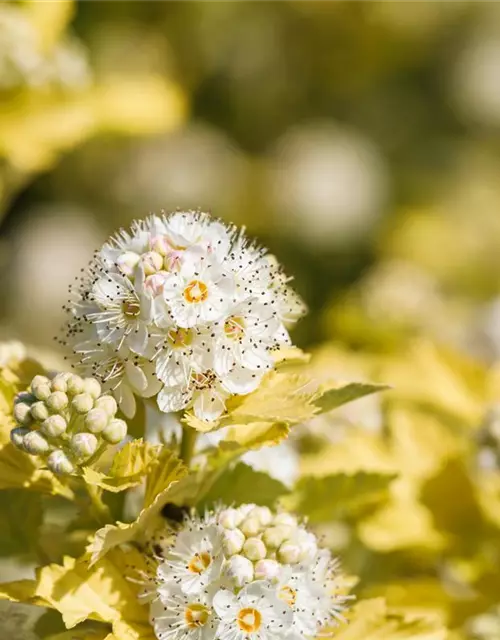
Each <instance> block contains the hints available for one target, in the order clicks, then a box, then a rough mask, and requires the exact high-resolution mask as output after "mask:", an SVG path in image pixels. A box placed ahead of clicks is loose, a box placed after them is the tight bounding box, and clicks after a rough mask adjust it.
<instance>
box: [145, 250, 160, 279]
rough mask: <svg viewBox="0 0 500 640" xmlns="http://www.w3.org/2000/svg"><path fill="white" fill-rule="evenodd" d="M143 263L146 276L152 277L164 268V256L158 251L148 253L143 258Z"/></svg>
mask: <svg viewBox="0 0 500 640" xmlns="http://www.w3.org/2000/svg"><path fill="white" fill-rule="evenodd" d="M141 262H142V265H143V267H144V273H145V275H147V276H151V275H153V273H156V272H157V271H159V270H160V269H161V268H162V266H163V256H161V255H160V254H159V253H156V251H148V252H147V253H145V254H144V255H143V256H142V257H141Z"/></svg>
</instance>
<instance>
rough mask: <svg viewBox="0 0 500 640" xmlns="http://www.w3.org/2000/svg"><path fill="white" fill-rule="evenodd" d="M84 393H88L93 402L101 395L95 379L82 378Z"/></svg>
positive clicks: (99, 386)
mask: <svg viewBox="0 0 500 640" xmlns="http://www.w3.org/2000/svg"><path fill="white" fill-rule="evenodd" d="M83 390H84V393H88V394H89V395H90V396H92V398H93V399H94V400H97V398H98V397H99V396H100V395H101V385H100V384H99V382H98V381H97V380H96V379H95V378H84V380H83Z"/></svg>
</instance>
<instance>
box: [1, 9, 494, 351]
mask: <svg viewBox="0 0 500 640" xmlns="http://www.w3.org/2000/svg"><path fill="white" fill-rule="evenodd" d="M23 21H24V22H23ZM37 56H38V57H37ZM49 67H50V72H49V71H47V69H49ZM499 134H500V4H498V3H495V2H491V3H490V2H484V3H483V2H465V1H464V2H410V3H409V2H361V1H360V2H315V1H304V2H302V1H295V2H286V1H282V2H244V1H243V2H175V1H173V2H134V1H130V2H121V1H118V0H115V1H109V2H105V1H99V2H91V1H88V2H85V1H83V2H78V3H76V4H72V3H70V2H67V1H66V0H60V1H59V2H58V1H54V2H51V1H48V2H19V3H9V2H3V3H2V6H0V196H1V197H0V200H1V203H2V211H1V214H2V220H1V230H0V237H1V240H0V242H1V244H0V264H1V269H0V286H1V292H2V295H1V299H0V314H1V319H0V322H1V325H2V334H3V335H4V337H5V336H9V337H18V338H20V339H22V340H24V341H27V342H29V343H31V344H36V345H40V346H44V345H48V344H49V342H50V340H51V338H52V336H53V335H54V333H55V332H56V331H57V329H58V327H59V324H60V322H61V320H62V317H63V314H62V311H61V306H62V304H64V302H65V300H66V295H67V293H66V292H67V287H68V284H69V283H70V282H71V281H72V280H73V279H74V277H75V276H76V275H77V274H78V273H79V271H80V269H81V268H82V267H84V266H85V265H86V263H87V262H88V260H89V259H90V257H91V255H92V252H93V250H94V249H95V248H97V247H98V246H99V245H100V244H101V243H102V242H103V241H104V240H105V238H106V237H107V235H108V234H109V233H111V232H113V231H114V230H115V229H117V228H118V227H120V226H126V225H128V224H129V222H130V221H131V220H132V219H133V218H137V217H144V216H145V215H146V214H147V213H149V212H157V213H158V212H160V211H161V210H162V209H164V210H166V211H168V210H172V209H175V208H178V207H179V208H201V209H204V210H210V211H211V212H212V213H213V214H214V215H217V216H220V217H222V218H223V219H224V220H227V221H233V222H235V223H237V224H244V225H246V226H247V227H248V230H249V232H250V233H252V234H254V235H256V236H258V238H259V239H260V240H261V241H262V242H263V243H265V244H266V245H268V246H269V247H270V249H271V250H272V251H273V252H275V253H276V254H277V256H278V258H279V260H280V261H281V262H282V263H284V264H285V266H286V268H287V271H288V272H289V273H290V274H293V275H294V276H295V279H296V288H297V289H298V290H299V292H300V293H301V294H302V296H303V297H304V298H305V300H306V301H307V303H308V305H309V307H310V310H311V312H310V314H309V316H308V318H307V319H306V320H304V321H303V322H302V325H301V327H300V328H299V329H298V330H297V331H298V333H297V335H296V339H297V340H298V342H299V343H302V345H307V346H309V345H311V344H315V343H318V342H319V341H321V340H323V339H325V338H331V337H333V338H342V339H344V340H346V341H347V342H349V343H352V344H354V345H355V346H359V345H360V344H363V342H364V340H365V338H364V337H360V335H361V334H362V336H366V330H367V329H366V327H367V326H369V327H372V326H373V324H374V323H375V324H376V322H377V321H378V320H377V319H380V317H381V318H383V320H384V321H387V318H388V317H389V316H390V317H391V318H392V315H393V312H394V309H395V308H396V307H397V308H398V309H399V307H401V308H403V307H404V309H403V312H404V314H406V315H405V317H404V318H403V319H402V320H401V318H400V317H399V316H398V318H396V324H397V326H398V330H399V329H400V328H401V326H404V329H405V330H406V329H407V328H408V327H410V329H411V331H414V330H415V328H417V330H420V328H421V326H422V324H426V323H427V324H428V319H429V318H428V316H429V315H431V312H432V313H433V315H434V320H433V324H436V323H437V324H439V321H440V320H441V321H442V323H443V325H444V327H445V330H444V331H441V329H442V327H441V329H440V330H437V331H436V332H435V333H436V335H438V336H439V337H442V335H441V334H446V335H448V334H449V333H450V331H451V329H450V327H451V326H452V325H453V324H454V322H455V320H456V318H460V322H459V324H460V323H462V319H463V317H464V311H463V310H464V309H467V313H466V314H465V315H466V317H467V322H469V317H470V313H469V311H470V309H474V310H476V309H478V308H481V309H482V306H481V305H490V304H491V302H492V301H494V300H495V296H496V295H497V294H498V292H499V291H500V279H499V276H498V274H499V273H500V271H499V267H500V218H499V211H500V208H499V202H500V180H499V178H498V176H499V175H500V173H499V171H498V169H499V164H500V157H499V149H500V136H499ZM395 265H396V266H395ZM402 265H404V266H403V267H402ZM401 269H402V272H401ZM380 272H382V273H380ZM380 283H383V286H382V285H381V284H380ZM370 287H371V288H370ZM373 290H375V292H376V295H375V298H376V299H375V300H374V299H373V295H372V293H373ZM381 290H382V292H383V294H384V295H385V293H387V291H388V293H389V295H388V296H386V297H382V298H381V299H379V297H380V296H379V293H380V291H381ZM347 291H348V292H349V293H348V297H347V298H346V292H347ZM394 291H395V293H394ZM353 292H354V293H353ZM370 292H372V293H370ZM393 293H394V295H392V294H393ZM353 296H354V297H353ZM356 296H357V297H356ZM370 296H371V297H370ZM377 296H378V297H377ZM391 296H392V297H391ZM436 300H438V301H439V304H438V307H436V309H435V308H434V307H433V306H429V305H430V304H431V302H432V303H433V304H434V303H436ZM363 305H364V307H363ZM353 307H355V308H356V312H355V313H354V312H353V310H352V309H353ZM360 307H363V309H362V310H361V311H360ZM433 309H434V310H435V313H434V311H432V310H433ZM450 309H451V313H450ZM398 313H399V312H398ZM408 314H409V318H408ZM474 314H475V311H474ZM396 315H397V314H396ZM450 315H451V316H452V317H453V322H451V321H450V320H449V318H450ZM361 316H366V317H363V318H362V319H361V320H360V317H361ZM422 316H425V317H424V318H422ZM424 321H425V322H424ZM462 324H463V323H462ZM462 324H460V326H462ZM428 330H429V327H428V326H426V331H428ZM389 333H390V334H391V336H390V337H392V325H391V327H390V330H389ZM456 333H460V331H457V332H456ZM382 338H383V339H382V343H384V340H385V339H386V338H387V336H382ZM379 339H380V336H379V335H377V336H375V338H374V341H375V342H377V340H379ZM384 344H385V343H384Z"/></svg>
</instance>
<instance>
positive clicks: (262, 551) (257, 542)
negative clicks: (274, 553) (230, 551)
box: [243, 538, 267, 562]
mask: <svg viewBox="0 0 500 640" xmlns="http://www.w3.org/2000/svg"><path fill="white" fill-rule="evenodd" d="M266 553H267V549H266V545H265V544H264V543H263V542H262V540H261V539H260V538H248V539H247V540H246V541H245V544H244V545H243V554H244V555H245V556H246V557H247V558H248V559H249V560H251V561H252V562H256V561H257V560H263V559H264V558H265V557H266Z"/></svg>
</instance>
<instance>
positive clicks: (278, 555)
mask: <svg viewBox="0 0 500 640" xmlns="http://www.w3.org/2000/svg"><path fill="white" fill-rule="evenodd" d="M174 531H175V533H174ZM150 542H151V548H152V549H153V553H154V558H155V562H156V570H155V573H154V575H153V576H152V579H151V580H150V581H149V582H148V583H147V584H146V585H145V589H144V591H143V592H142V593H141V594H140V598H141V599H142V600H146V601H149V602H150V618H151V622H152V624H153V627H154V631H155V634H156V637H157V638H158V639H159V640H167V639H169V640H181V638H183V639H185V640H186V639H187V640H189V638H193V639H196V640H201V638H203V640H211V639H212V638H220V639H221V640H232V639H233V638H234V640H238V639H239V638H248V639H255V640H261V639H262V638H263V637H267V636H268V635H269V636H272V637H274V638H293V639H294V640H296V639H298V638H303V637H305V636H307V637H317V636H319V635H321V633H322V632H324V630H325V629H326V628H327V627H328V628H331V627H332V626H335V625H337V624H338V623H339V622H341V621H343V620H344V616H343V612H344V609H345V608H346V602H347V600H348V599H349V596H346V595H344V594H343V593H342V589H341V580H340V576H339V566H338V562H337V561H336V560H335V559H333V558H332V556H331V554H330V552H329V551H328V550H326V549H320V548H319V547H318V541H317V539H316V536H315V535H314V534H313V533H311V532H310V531H308V530H307V529H306V528H305V527H304V525H303V524H301V523H300V522H298V520H297V519H296V518H295V517H294V516H292V515H290V514H288V513H274V512H272V511H271V510H270V509H268V508H267V507H259V506H256V505H255V504H244V505H241V506H240V507H238V508H218V509H215V510H214V511H210V512H207V513H206V514H205V515H204V516H203V517H200V516H198V515H196V514H195V513H192V514H190V515H189V516H187V517H186V518H185V519H184V521H183V522H182V524H181V525H180V526H178V527H177V528H175V529H174V528H172V527H167V528H166V529H164V530H159V531H157V533H156V535H155V536H154V537H153V538H152V539H151V541H150Z"/></svg>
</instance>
